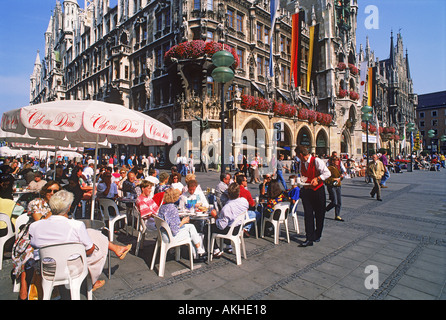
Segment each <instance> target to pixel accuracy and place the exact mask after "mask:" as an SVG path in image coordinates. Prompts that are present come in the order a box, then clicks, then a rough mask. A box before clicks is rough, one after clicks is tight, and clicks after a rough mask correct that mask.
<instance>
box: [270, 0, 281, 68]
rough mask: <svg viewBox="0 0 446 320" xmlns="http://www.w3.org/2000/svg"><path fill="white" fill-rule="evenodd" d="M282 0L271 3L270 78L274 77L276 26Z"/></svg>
mask: <svg viewBox="0 0 446 320" xmlns="http://www.w3.org/2000/svg"><path fill="white" fill-rule="evenodd" d="M279 4H280V0H271V2H270V7H269V8H270V12H271V35H270V41H269V76H270V77H274V68H273V37H274V27H275V25H276V16H277V10H278V9H279Z"/></svg>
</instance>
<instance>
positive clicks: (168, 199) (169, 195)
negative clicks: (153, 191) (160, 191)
mask: <svg viewBox="0 0 446 320" xmlns="http://www.w3.org/2000/svg"><path fill="white" fill-rule="evenodd" d="M180 195H181V191H180V190H178V189H175V188H169V189H167V190H166V191H164V197H163V202H164V203H174V202H177V201H178V199H179V198H180Z"/></svg>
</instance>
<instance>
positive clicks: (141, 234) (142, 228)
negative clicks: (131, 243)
mask: <svg viewBox="0 0 446 320" xmlns="http://www.w3.org/2000/svg"><path fill="white" fill-rule="evenodd" d="M132 214H133V217H132V220H133V219H136V230H137V231H138V235H137V237H136V249H135V256H138V253H139V248H140V247H141V246H144V238H145V235H146V231H147V227H146V224H145V223H144V220H143V219H142V218H141V214H140V212H139V209H138V208H137V207H136V206H135V207H134V208H133V210H132Z"/></svg>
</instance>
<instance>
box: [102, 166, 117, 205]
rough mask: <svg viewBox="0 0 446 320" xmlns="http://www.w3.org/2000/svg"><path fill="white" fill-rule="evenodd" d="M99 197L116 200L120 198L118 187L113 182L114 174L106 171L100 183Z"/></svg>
mask: <svg viewBox="0 0 446 320" xmlns="http://www.w3.org/2000/svg"><path fill="white" fill-rule="evenodd" d="M97 190H98V197H99V198H107V199H112V200H115V199H117V198H118V185H117V184H116V183H113V182H112V174H111V173H110V172H108V171H105V172H104V173H103V174H102V176H101V182H99V183H98V188H97Z"/></svg>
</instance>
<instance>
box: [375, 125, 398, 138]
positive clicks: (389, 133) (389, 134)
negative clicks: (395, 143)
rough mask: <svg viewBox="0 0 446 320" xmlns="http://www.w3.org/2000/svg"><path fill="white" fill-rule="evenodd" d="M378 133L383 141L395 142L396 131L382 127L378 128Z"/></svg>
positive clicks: (392, 128)
mask: <svg viewBox="0 0 446 320" xmlns="http://www.w3.org/2000/svg"><path fill="white" fill-rule="evenodd" d="M379 131H380V134H381V138H382V139H383V141H388V140H395V139H394V136H395V133H396V129H395V128H394V127H383V128H380V130H379ZM398 140H399V139H398Z"/></svg>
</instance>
